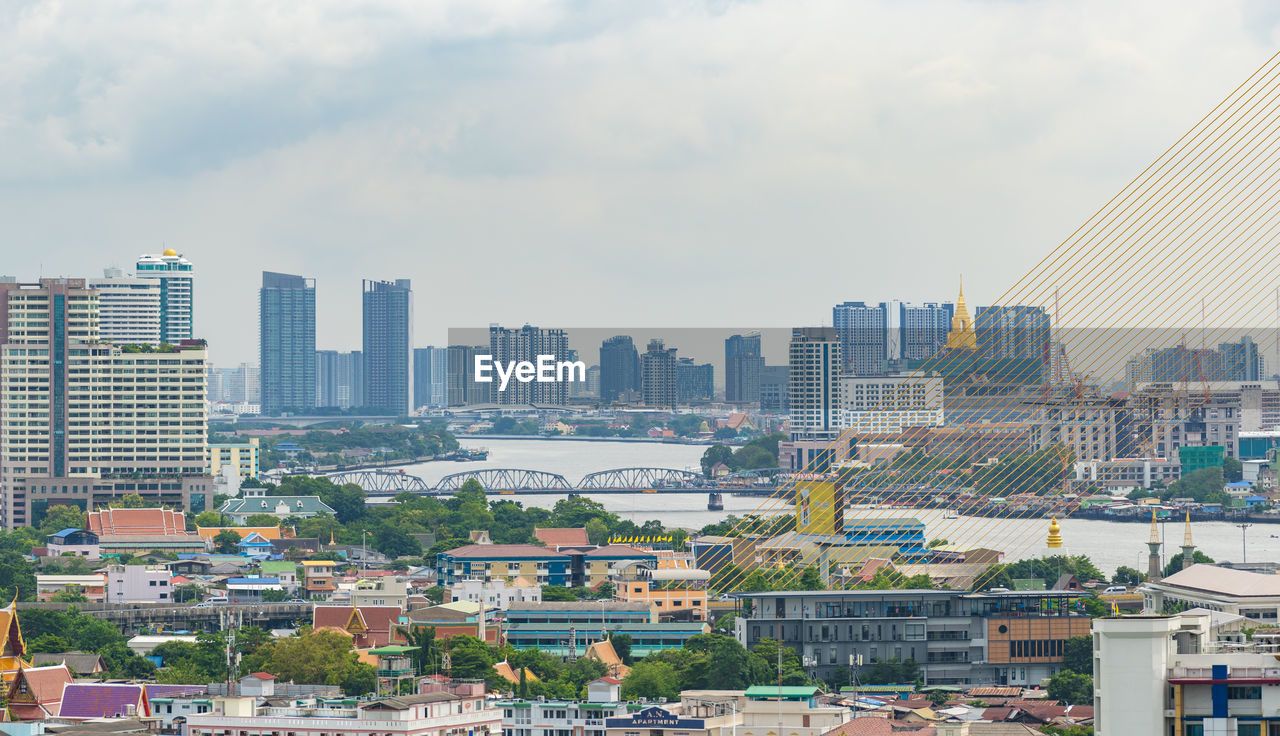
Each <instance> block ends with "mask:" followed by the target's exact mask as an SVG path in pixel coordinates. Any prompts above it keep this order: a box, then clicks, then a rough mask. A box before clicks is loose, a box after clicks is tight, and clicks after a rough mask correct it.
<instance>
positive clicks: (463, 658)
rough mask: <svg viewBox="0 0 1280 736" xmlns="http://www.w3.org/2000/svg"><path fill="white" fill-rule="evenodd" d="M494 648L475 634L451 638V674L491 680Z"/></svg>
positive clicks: (459, 676)
mask: <svg viewBox="0 0 1280 736" xmlns="http://www.w3.org/2000/svg"><path fill="white" fill-rule="evenodd" d="M495 674H496V673H494V671H493V650H491V649H490V648H489V645H488V644H485V643H484V642H482V641H480V640H479V639H477V638H475V637H474V636H453V637H450V638H449V676H450V677H452V678H454V679H455V680H456V679H476V680H491V679H493V678H494V677H495Z"/></svg>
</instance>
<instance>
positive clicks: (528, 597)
mask: <svg viewBox="0 0 1280 736" xmlns="http://www.w3.org/2000/svg"><path fill="white" fill-rule="evenodd" d="M522 581H523V578H517V579H516V580H515V581H513V582H512V583H511V584H507V581H506V579H505V578H494V579H492V580H490V581H488V582H485V581H484V580H479V579H476V578H470V579H467V580H459V581H458V582H456V583H454V584H453V585H452V586H450V587H449V588H448V590H447V591H446V593H447V594H448V596H449V600H447V601H445V602H446V603H448V602H450V601H470V602H472V603H483V604H484V606H485V608H488V609H496V610H499V611H505V610H507V606H509V605H510V604H512V603H541V602H542V588H541V587H539V586H537V585H534V584H532V583H528V581H524V582H526V583H528V584H525V585H521V584H520V583H521V582H522Z"/></svg>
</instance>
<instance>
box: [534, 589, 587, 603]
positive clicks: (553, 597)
mask: <svg viewBox="0 0 1280 736" xmlns="http://www.w3.org/2000/svg"><path fill="white" fill-rule="evenodd" d="M542 600H544V601H546V602H548V603H550V602H552V601H576V600H578V596H576V595H574V594H573V593H572V592H570V590H569V589H568V588H566V587H564V586H563V585H544V586H542Z"/></svg>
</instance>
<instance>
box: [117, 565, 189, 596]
mask: <svg viewBox="0 0 1280 736" xmlns="http://www.w3.org/2000/svg"><path fill="white" fill-rule="evenodd" d="M171 578H172V576H171V575H170V574H169V568H167V567H164V566H162V565H112V566H111V567H108V568H107V602H108V603H169V602H170V601H172V600H173V599H172V597H171V595H172V593H173V589H172V588H171V586H170V585H169V581H170V579H171Z"/></svg>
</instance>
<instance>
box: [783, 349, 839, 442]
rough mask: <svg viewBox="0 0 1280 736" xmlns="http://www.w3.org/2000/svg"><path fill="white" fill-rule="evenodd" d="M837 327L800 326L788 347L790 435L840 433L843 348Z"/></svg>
mask: <svg viewBox="0 0 1280 736" xmlns="http://www.w3.org/2000/svg"><path fill="white" fill-rule="evenodd" d="M842 337H843V336H842V335H841V334H840V333H839V332H838V330H837V329H836V328H834V327H797V328H796V329H794V330H792V331H791V345H790V347H789V350H788V364H789V365H790V369H791V370H790V376H789V388H790V392H791V396H790V402H791V439H792V440H793V441H796V440H831V439H835V438H836V437H838V436H839V434H840V426H839V419H840V410H841V407H840V375H841V370H840V366H841V365H842V363H841V357H840V349H841V342H842Z"/></svg>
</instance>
